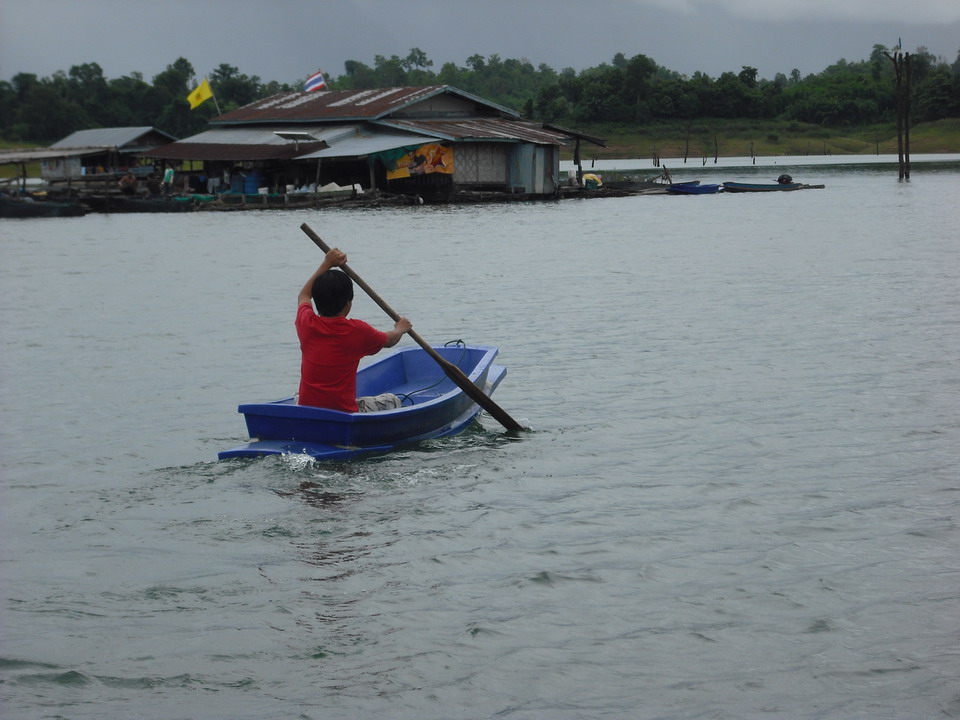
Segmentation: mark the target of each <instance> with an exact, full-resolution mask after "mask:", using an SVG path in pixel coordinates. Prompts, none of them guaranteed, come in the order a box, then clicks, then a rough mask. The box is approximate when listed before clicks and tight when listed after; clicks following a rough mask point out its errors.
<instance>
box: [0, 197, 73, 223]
mask: <svg viewBox="0 0 960 720" xmlns="http://www.w3.org/2000/svg"><path fill="white" fill-rule="evenodd" d="M88 212H90V208H88V207H87V206H86V205H83V204H82V203H75V202H54V201H52V200H33V199H32V198H31V199H29V200H27V199H23V200H19V199H14V198H6V197H4V198H0V217H5V218H35V217H80V216H81V215H86V214H87V213H88Z"/></svg>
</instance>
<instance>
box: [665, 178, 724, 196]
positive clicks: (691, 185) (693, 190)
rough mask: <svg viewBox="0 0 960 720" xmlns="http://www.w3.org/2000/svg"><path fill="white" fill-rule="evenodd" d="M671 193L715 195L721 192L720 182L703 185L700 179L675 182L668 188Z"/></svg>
mask: <svg viewBox="0 0 960 720" xmlns="http://www.w3.org/2000/svg"><path fill="white" fill-rule="evenodd" d="M667 192H668V193H670V194H671V195H713V194H715V193H718V192H720V185H719V184H707V185H701V184H700V181H699V180H694V181H692V182H685V183H674V184H673V185H670V186H669V187H668V188H667Z"/></svg>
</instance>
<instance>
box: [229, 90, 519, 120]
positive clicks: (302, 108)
mask: <svg viewBox="0 0 960 720" xmlns="http://www.w3.org/2000/svg"><path fill="white" fill-rule="evenodd" d="M440 95H452V96H455V97H457V98H461V99H463V100H467V101H469V102H471V103H473V105H474V109H475V110H476V114H477V115H486V116H490V115H505V116H509V117H519V113H517V112H516V111H514V110H511V109H510V108H507V107H503V106H502V105H497V104H496V103H492V102H490V101H488V100H484V99H483V98H479V97H477V96H476V95H471V94H470V93H467V92H464V91H463V90H458V89H456V88H454V87H451V86H449V85H430V86H427V87H393V88H375V89H372V90H329V91H315V92H303V91H294V92H282V93H278V94H276V95H271V96H270V97H268V98H264V99H263V100H257V101H256V102H253V103H250V104H249V105H244V106H243V107H242V108H238V109H236V110H232V111H231V112H228V113H226V114H225V115H221V116H220V117H218V118H216V119H215V120H212V121H211V124H212V125H236V124H248V123H276V122H287V123H289V122H350V121H362V120H377V119H379V118H383V117H386V116H388V115H391V114H393V113H397V112H400V111H401V110H406V109H408V108H410V106H412V105H415V104H417V103H419V102H423V101H425V100H429V99H431V98H435V97H437V96H440Z"/></svg>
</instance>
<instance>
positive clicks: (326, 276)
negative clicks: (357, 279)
mask: <svg viewBox="0 0 960 720" xmlns="http://www.w3.org/2000/svg"><path fill="white" fill-rule="evenodd" d="M310 294H311V295H313V302H314V304H315V305H316V306H317V312H318V313H320V315H322V316H324V317H336V316H337V315H339V314H340V312H341V311H342V310H343V309H344V308H345V307H346V306H347V303H350V302H353V280H351V279H350V277H349V276H348V275H347V274H346V273H345V272H342V271H340V270H327V271H326V272H325V273H323V274H322V275H318V276H317V279H316V280H314V281H313V287H312V288H311V289H310Z"/></svg>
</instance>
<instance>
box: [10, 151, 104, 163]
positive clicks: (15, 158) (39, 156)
mask: <svg viewBox="0 0 960 720" xmlns="http://www.w3.org/2000/svg"><path fill="white" fill-rule="evenodd" d="M102 152H103V149H102V148H71V149H68V150H51V149H50V148H36V149H34V150H9V151H7V150H4V151H2V152H0V165H9V164H10V163H25V162H40V161H41V160H56V159H58V158H68V157H82V156H83V155H98V154H100V153H102Z"/></svg>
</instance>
